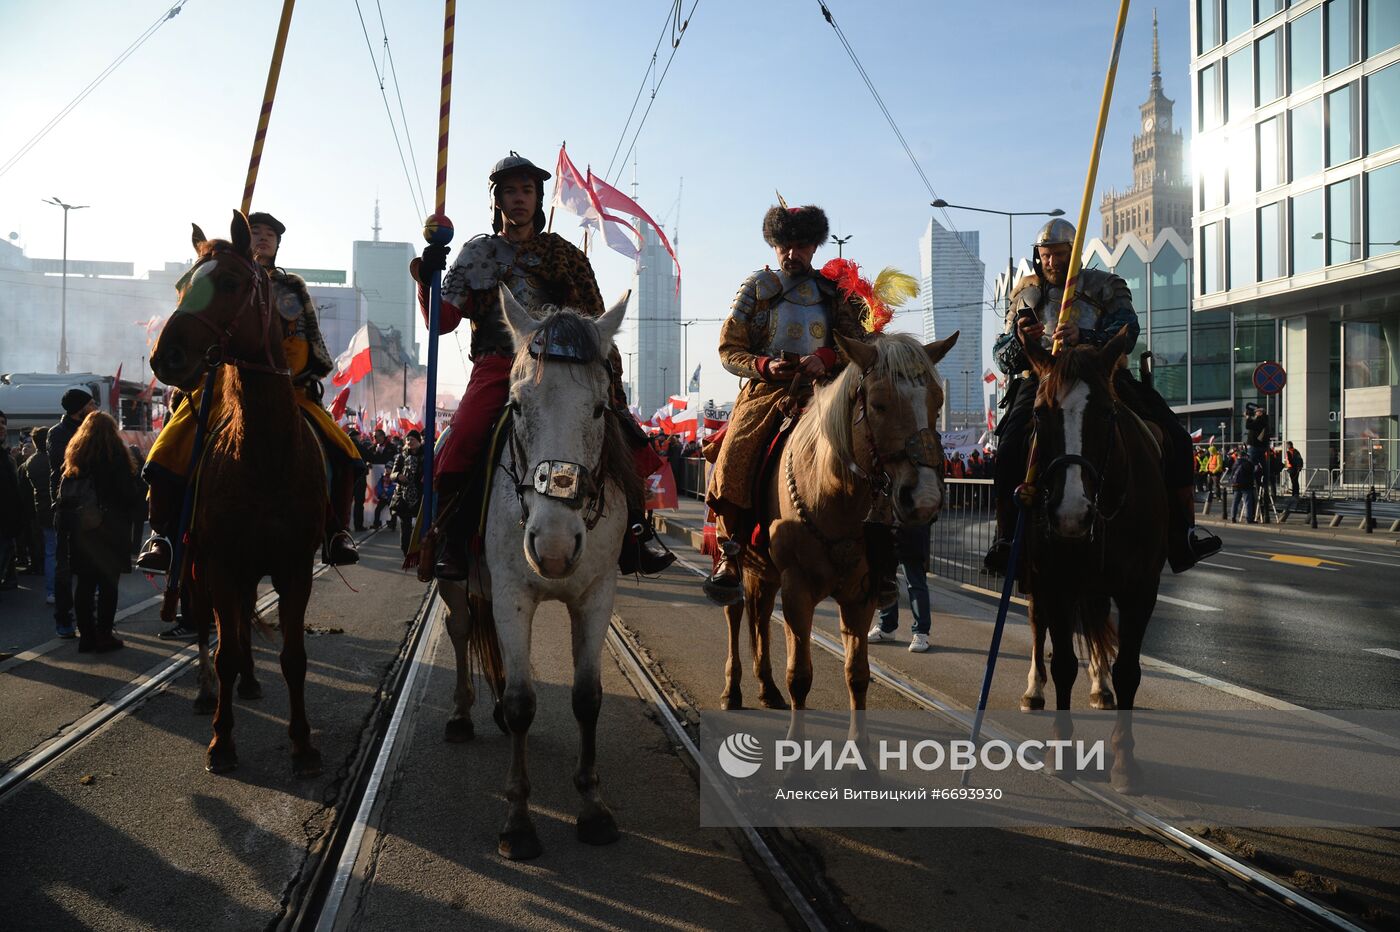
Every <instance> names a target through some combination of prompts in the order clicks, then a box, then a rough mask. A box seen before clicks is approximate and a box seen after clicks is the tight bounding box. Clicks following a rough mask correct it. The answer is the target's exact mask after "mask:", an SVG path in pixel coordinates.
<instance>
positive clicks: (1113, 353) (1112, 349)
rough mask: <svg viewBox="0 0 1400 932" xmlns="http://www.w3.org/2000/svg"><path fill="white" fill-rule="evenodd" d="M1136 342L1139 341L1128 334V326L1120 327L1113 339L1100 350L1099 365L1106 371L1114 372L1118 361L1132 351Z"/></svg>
mask: <svg viewBox="0 0 1400 932" xmlns="http://www.w3.org/2000/svg"><path fill="white" fill-rule="evenodd" d="M1135 342H1137V341H1136V340H1134V339H1133V336H1132V334H1130V333H1128V325H1127V324H1124V325H1123V326H1122V327H1120V328H1119V329H1118V332H1117V333H1115V334H1114V335H1113V339H1111V340H1109V341H1108V342H1107V343H1105V344H1104V345H1103V348H1102V349H1100V350H1099V363H1100V364H1101V365H1102V366H1103V369H1104V371H1105V372H1112V371H1113V369H1114V367H1115V366H1117V365H1118V360H1120V359H1122V358H1123V356H1124V355H1126V354H1127V352H1128V350H1130V349H1132V347H1133V344H1134V343H1135Z"/></svg>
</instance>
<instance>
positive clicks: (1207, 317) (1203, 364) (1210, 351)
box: [1191, 311, 1230, 439]
mask: <svg viewBox="0 0 1400 932" xmlns="http://www.w3.org/2000/svg"><path fill="white" fill-rule="evenodd" d="M1229 397H1230V312H1229V311H1198V312H1196V313H1193V314H1192V315H1191V403H1192V404H1200V403H1201V402H1203V401H1225V400H1228V399H1229ZM1222 439H1223V438H1222Z"/></svg>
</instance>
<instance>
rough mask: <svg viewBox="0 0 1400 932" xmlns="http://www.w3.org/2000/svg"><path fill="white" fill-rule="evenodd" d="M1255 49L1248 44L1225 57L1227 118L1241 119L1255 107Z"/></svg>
mask: <svg viewBox="0 0 1400 932" xmlns="http://www.w3.org/2000/svg"><path fill="white" fill-rule="evenodd" d="M1253 52H1254V49H1253V48H1251V47H1250V46H1248V45H1246V46H1245V47H1244V48H1242V49H1240V50H1239V51H1238V52H1236V53H1235V54H1233V55H1231V56H1230V57H1229V58H1227V59H1225V94H1226V98H1225V118H1226V119H1227V120H1239V119H1243V118H1244V117H1247V116H1249V113H1250V111H1252V110H1253V109H1254V55H1253Z"/></svg>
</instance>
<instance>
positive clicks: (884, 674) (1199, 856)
mask: <svg viewBox="0 0 1400 932" xmlns="http://www.w3.org/2000/svg"><path fill="white" fill-rule="evenodd" d="M677 564H678V565H680V566H682V567H684V568H685V569H686V570H688V571H689V572H691V573H693V574H695V575H696V576H699V577H701V578H705V577H706V576H707V575H708V574H707V573H706V572H705V571H703V570H702V569H701V568H700V567H698V566H696V565H695V564H694V563H692V562H691V561H689V560H688V559H686V557H685V556H682V555H680V554H677ZM773 616H774V618H775V619H777V620H782V613H781V611H778V610H776V609H775V611H774V613H773ZM812 641H813V643H814V644H816V645H817V646H818V647H820V648H821V649H822V650H824V651H826V652H827V653H829V654H831V655H832V656H834V657H836V658H837V659H839V660H843V661H844V658H845V649H844V647H843V646H842V645H841V644H840V643H839V642H838V641H837V640H836V639H834V638H832V637H831V636H830V635H827V634H826V633H824V632H822V631H820V630H818V629H816V628H814V629H813V632H812ZM869 663H870V672H871V677H872V680H873V681H874V682H875V683H877V684H879V685H881V686H884V687H885V688H887V689H890V690H891V691H893V692H894V693H896V694H898V695H900V696H902V697H903V698H904V699H906V700H908V701H910V702H912V703H914V704H915V705H917V706H918V707H919V708H921V709H923V710H925V711H927V712H930V713H932V714H934V715H935V716H937V717H939V718H941V719H943V720H944V721H945V722H947V723H949V724H950V725H953V726H955V727H957V728H959V729H961V730H964V731H969V730H970V729H971V726H972V718H973V711H972V710H969V709H965V708H962V707H961V706H959V705H958V704H957V703H955V702H954V701H953V700H952V699H951V698H949V697H947V696H943V695H940V694H938V693H937V692H935V691H934V690H931V689H929V688H928V687H927V686H925V685H923V684H922V683H919V682H917V681H915V680H913V679H912V678H910V677H907V676H905V675H904V674H902V673H900V672H898V671H896V670H893V669H892V668H890V667H888V666H886V665H885V664H883V663H881V662H880V661H879V660H877V659H875V658H873V657H872V658H870V661H869ZM982 733H983V735H984V737H985V738H986V739H1001V740H1006V741H1016V740H1019V738H1018V737H1017V736H1015V735H1012V734H1010V733H1002V732H1001V730H999V729H997V728H996V727H995V726H992V725H989V724H985V723H984V725H983V729H982ZM1046 779H1054V780H1056V781H1057V782H1059V783H1060V784H1061V785H1063V786H1065V787H1067V788H1071V789H1073V790H1074V791H1076V792H1078V793H1080V794H1081V795H1083V796H1084V797H1086V798H1087V799H1089V800H1090V801H1091V802H1093V803H1094V804H1096V805H1098V806H1099V807H1101V808H1103V809H1105V810H1107V811H1110V812H1112V813H1114V814H1115V815H1116V816H1117V817H1119V818H1121V819H1123V820H1124V821H1126V822H1127V823H1128V824H1129V825H1131V826H1132V827H1133V828H1134V829H1136V830H1137V831H1138V832H1139V833H1141V834H1142V835H1144V836H1146V837H1148V838H1151V839H1152V840H1154V841H1156V842H1158V843H1160V844H1162V845H1164V846H1166V847H1168V848H1170V849H1171V850H1172V851H1174V852H1176V853H1177V854H1179V855H1181V856H1182V857H1184V858H1186V859H1187V860H1189V861H1191V862H1192V863H1193V864H1196V865H1197V866H1198V867H1201V868H1203V869H1204V870H1206V871H1207V872H1209V873H1210V874H1212V875H1213V876H1215V877H1216V878H1218V879H1220V880H1222V881H1224V882H1225V883H1226V885H1227V886H1230V887H1231V888H1232V889H1235V890H1237V891H1240V892H1241V893H1244V894H1246V895H1250V896H1254V897H1257V898H1260V899H1262V900H1264V901H1265V902H1267V903H1269V904H1271V905H1273V906H1274V907H1276V908H1278V909H1282V910H1285V911H1287V912H1288V913H1289V914H1291V915H1292V916H1293V917H1294V918H1297V919H1301V920H1305V921H1307V922H1308V923H1310V924H1312V925H1315V926H1318V927H1321V928H1327V929H1339V930H1347V932H1365V930H1366V929H1367V928H1368V927H1367V926H1365V925H1362V924H1359V923H1358V922H1357V921H1356V920H1355V919H1353V918H1352V917H1350V916H1348V915H1346V914H1344V913H1342V912H1339V911H1337V910H1335V909H1333V908H1331V907H1330V906H1328V905H1327V904H1326V903H1323V902H1320V901H1319V900H1317V899H1315V898H1313V897H1310V896H1308V895H1306V894H1305V893H1303V892H1302V891H1300V890H1298V889H1297V888H1296V887H1295V886H1293V885H1292V884H1290V883H1288V881H1287V880H1286V879H1284V878H1282V877H1280V876H1278V875H1276V874H1274V873H1272V872H1270V871H1267V870H1263V869H1261V868H1259V867H1257V866H1255V865H1253V864H1249V863H1247V862H1246V861H1244V860H1241V859H1240V858H1239V857H1236V856H1235V855H1233V854H1231V853H1230V852H1229V851H1227V850H1225V849H1224V848H1222V847H1220V846H1219V845H1216V844H1214V843H1212V842H1211V841H1209V840H1208V839H1207V838H1205V837H1203V832H1205V831H1209V830H1208V829H1203V830H1193V829H1192V828H1190V827H1186V826H1182V825H1178V824H1174V823H1173V822H1171V821H1169V820H1167V819H1163V818H1161V817H1160V816H1157V815H1156V814H1154V813H1152V812H1149V811H1147V810H1146V809H1144V808H1142V807H1140V806H1137V805H1135V804H1133V803H1132V802H1131V801H1129V800H1128V799H1126V798H1124V797H1121V796H1119V795H1118V794H1116V793H1113V792H1111V791H1105V790H1103V789H1101V788H1099V787H1097V786H1094V785H1093V784H1091V783H1089V782H1087V781H1085V780H1082V779H1073V780H1066V779H1064V778H1063V777H1060V776H1049V775H1047V776H1046Z"/></svg>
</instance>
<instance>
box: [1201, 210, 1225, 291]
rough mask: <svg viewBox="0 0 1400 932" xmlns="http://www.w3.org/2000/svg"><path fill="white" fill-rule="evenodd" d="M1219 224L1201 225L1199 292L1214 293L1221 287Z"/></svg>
mask: <svg viewBox="0 0 1400 932" xmlns="http://www.w3.org/2000/svg"><path fill="white" fill-rule="evenodd" d="M1220 226H1221V225H1220V224H1219V223H1211V224H1207V225H1206V226H1203V227H1201V261H1200V265H1201V294H1214V293H1215V292H1217V291H1219V290H1220V289H1221V286H1222V283H1221V280H1220Z"/></svg>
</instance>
